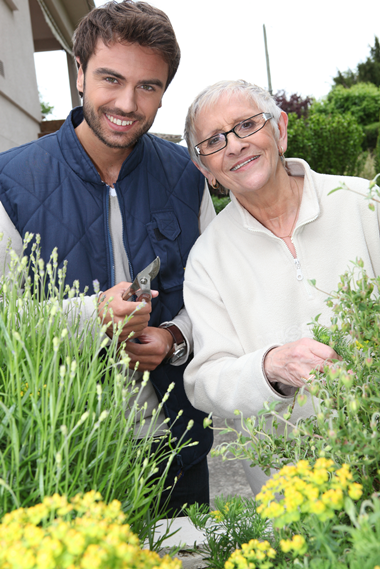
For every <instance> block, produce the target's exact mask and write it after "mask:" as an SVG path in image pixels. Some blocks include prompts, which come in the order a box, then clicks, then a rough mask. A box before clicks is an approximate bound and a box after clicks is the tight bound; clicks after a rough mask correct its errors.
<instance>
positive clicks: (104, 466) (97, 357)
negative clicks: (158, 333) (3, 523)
mask: <svg viewBox="0 0 380 569" xmlns="http://www.w3.org/2000/svg"><path fill="white" fill-rule="evenodd" d="M32 237H33V236H31V235H27V237H26V240H25V245H24V247H25V248H26V247H27V246H28V244H29V243H30V241H31V240H32ZM38 241H39V240H38V238H37V241H36V242H34V243H33V245H32V246H31V253H30V256H29V258H28V257H26V256H23V257H22V258H21V259H20V258H19V257H18V256H16V255H15V254H14V253H13V252H12V251H10V259H11V261H10V270H9V273H8V274H7V275H6V276H4V277H3V278H2V279H1V282H0V296H1V303H0V338H1V341H0V397H1V399H0V515H4V514H5V513H6V512H9V511H10V510H12V509H14V508H19V507H29V506H32V505H34V504H37V503H38V502H40V501H41V500H43V499H44V498H45V497H46V496H50V495H52V494H53V493H54V492H56V493H59V494H64V495H66V496H68V497H69V498H70V497H72V496H74V495H76V494H77V493H78V492H81V493H85V492H88V491H90V490H96V491H100V492H101V493H102V495H103V496H104V499H105V501H106V502H107V503H108V502H110V501H112V500H113V499H118V500H120V502H121V503H122V505H123V510H124V512H125V513H126V514H127V516H128V522H129V523H130V524H131V525H132V527H133V529H134V531H136V532H137V533H138V534H139V535H140V537H144V536H146V535H149V533H150V527H151V526H152V525H153V524H154V522H155V521H156V520H157V518H158V517H159V512H158V502H159V498H160V495H161V492H162V490H163V488H164V486H165V473H166V471H167V468H169V465H170V463H171V461H172V460H173V459H174V457H175V455H176V453H177V449H180V448H181V441H178V442H177V443H174V442H173V441H172V440H171V438H170V434H169V433H168V434H167V435H165V436H164V435H162V436H160V437H158V436H157V434H156V424H155V421H153V422H152V424H151V426H150V427H149V429H148V433H147V435H146V436H144V437H142V436H141V434H140V430H141V428H142V426H143V423H144V419H143V413H144V409H143V408H141V406H140V404H139V397H140V394H141V390H142V389H144V386H145V385H146V383H147V381H148V375H147V374H145V376H144V380H143V382H142V386H141V390H140V389H138V388H137V386H136V385H135V382H134V378H133V372H131V373H130V374H129V368H128V363H129V362H128V358H127V356H126V354H125V352H124V351H123V349H122V348H121V349H120V348H119V346H118V330H117V329H115V330H114V332H115V335H114V339H113V340H112V341H110V340H109V339H108V337H107V336H106V335H105V331H106V326H103V325H102V323H101V322H100V321H97V319H96V317H95V316H94V318H93V319H92V320H91V321H89V322H87V323H86V322H85V323H84V324H83V322H82V318H81V311H82V307H83V302H84V295H83V294H82V293H79V283H75V284H74V286H73V287H72V288H70V287H68V286H65V284H64V277H65V270H64V269H63V270H60V269H59V270H58V269H57V253H56V251H53V253H52V257H51V260H50V262H49V263H47V264H46V265H45V264H44V262H43V261H42V259H41V258H40V255H39V247H38ZM28 265H29V266H30V271H28V270H27V267H28ZM28 273H29V274H34V279H33V280H32V279H31V278H30V277H29V276H27V277H25V275H27V274H28ZM45 290H46V291H47V292H46V293H45ZM94 312H95V314H96V308H95V306H94ZM120 329H121V328H120V327H119V330H120ZM106 346H107V355H106V357H101V354H102V351H103V348H105V347H106ZM168 396H169V394H166V395H165V397H164V399H165V398H167V397H168ZM157 411H159V409H158V410H157ZM156 416H158V412H157V414H156ZM157 443H158V444H157ZM153 449H154V450H153ZM163 461H167V466H166V469H165V473H164V476H163V477H162V478H159V479H157V478H156V476H155V474H156V472H157V467H158V464H159V463H161V462H163Z"/></svg>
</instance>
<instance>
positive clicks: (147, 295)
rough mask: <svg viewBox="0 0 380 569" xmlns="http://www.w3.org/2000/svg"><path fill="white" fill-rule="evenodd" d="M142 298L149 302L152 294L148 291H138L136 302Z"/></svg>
mask: <svg viewBox="0 0 380 569" xmlns="http://www.w3.org/2000/svg"><path fill="white" fill-rule="evenodd" d="M143 300H145V301H146V302H150V301H151V300H152V295H151V293H150V292H141V291H139V292H138V293H137V294H136V301H137V302H142V301H143Z"/></svg>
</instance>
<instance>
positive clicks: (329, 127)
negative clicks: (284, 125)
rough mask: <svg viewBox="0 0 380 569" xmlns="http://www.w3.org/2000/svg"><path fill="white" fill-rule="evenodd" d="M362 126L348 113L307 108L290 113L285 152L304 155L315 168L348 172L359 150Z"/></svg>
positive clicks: (340, 172)
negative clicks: (299, 114)
mask: <svg viewBox="0 0 380 569" xmlns="http://www.w3.org/2000/svg"><path fill="white" fill-rule="evenodd" d="M363 136H364V135H363V130H362V128H361V127H360V126H359V125H358V123H357V121H356V120H355V118H354V117H353V116H352V115H350V114H346V115H324V114H321V113H314V112H313V113H312V112H310V114H309V116H308V118H307V119H304V118H300V119H298V118H297V117H296V115H294V114H293V113H292V114H290V115H289V124H288V149H287V156H289V157H291V158H303V159H304V160H306V162H308V164H309V165H310V167H311V168H312V169H313V170H315V171H316V172H320V173H323V174H338V175H343V174H346V175H351V174H354V173H355V172H356V163H357V160H358V157H359V155H360V152H361V143H362V140H363Z"/></svg>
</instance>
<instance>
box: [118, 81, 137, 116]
mask: <svg viewBox="0 0 380 569" xmlns="http://www.w3.org/2000/svg"><path fill="white" fill-rule="evenodd" d="M115 103H116V106H117V107H118V108H119V109H121V110H123V111H124V112H125V113H135V112H136V111H137V108H138V107H137V98H136V92H135V90H134V89H133V88H132V87H126V88H125V89H123V91H122V93H120V94H119V97H118V98H117V101H116V102H115Z"/></svg>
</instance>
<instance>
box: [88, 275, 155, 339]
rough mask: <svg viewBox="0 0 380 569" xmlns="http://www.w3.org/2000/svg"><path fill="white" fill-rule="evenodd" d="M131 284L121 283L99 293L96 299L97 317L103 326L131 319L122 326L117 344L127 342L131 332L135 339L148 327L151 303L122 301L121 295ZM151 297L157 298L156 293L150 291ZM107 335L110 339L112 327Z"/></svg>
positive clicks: (109, 327)
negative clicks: (126, 318) (128, 317)
mask: <svg viewBox="0 0 380 569" xmlns="http://www.w3.org/2000/svg"><path fill="white" fill-rule="evenodd" d="M130 284H131V283H127V282H121V283H119V284H117V285H115V286H114V287H112V288H109V289H108V290H106V291H105V292H101V293H100V294H99V298H98V315H99V317H100V319H101V320H102V322H103V323H104V324H108V323H109V322H113V323H114V324H118V323H119V322H123V321H124V319H125V317H126V316H131V315H132V317H131V318H130V319H129V320H128V322H126V323H125V324H124V326H123V330H122V332H121V334H120V336H119V342H123V341H124V340H127V338H128V337H129V336H130V334H131V333H132V332H133V333H134V337H137V336H139V335H140V334H141V332H142V331H143V330H144V329H145V328H146V327H147V326H148V322H149V318H150V313H151V311H152V304H151V302H130V301H126V300H123V293H124V292H125V291H126V290H127V289H128V287H129V286H130ZM151 292H152V296H153V297H156V296H158V292H157V291H155V290H152V291H151ZM107 335H108V336H109V337H110V338H112V336H113V325H112V324H110V325H109V326H108V328H107Z"/></svg>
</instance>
